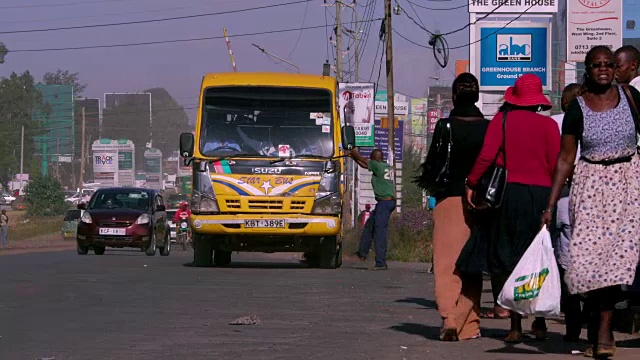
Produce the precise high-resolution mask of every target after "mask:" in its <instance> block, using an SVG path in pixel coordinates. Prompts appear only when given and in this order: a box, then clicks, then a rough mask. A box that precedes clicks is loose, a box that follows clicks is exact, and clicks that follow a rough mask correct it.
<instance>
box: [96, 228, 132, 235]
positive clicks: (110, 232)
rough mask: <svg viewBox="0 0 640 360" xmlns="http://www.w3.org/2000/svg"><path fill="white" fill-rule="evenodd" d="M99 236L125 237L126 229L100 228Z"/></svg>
mask: <svg viewBox="0 0 640 360" xmlns="http://www.w3.org/2000/svg"><path fill="white" fill-rule="evenodd" d="M99 234H100V235H127V229H119V228H100V230H99Z"/></svg>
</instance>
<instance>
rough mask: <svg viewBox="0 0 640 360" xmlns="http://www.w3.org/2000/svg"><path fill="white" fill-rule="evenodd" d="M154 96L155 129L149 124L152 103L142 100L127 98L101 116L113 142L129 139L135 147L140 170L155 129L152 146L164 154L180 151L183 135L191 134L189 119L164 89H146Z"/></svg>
mask: <svg viewBox="0 0 640 360" xmlns="http://www.w3.org/2000/svg"><path fill="white" fill-rule="evenodd" d="M144 92H149V93H151V109H152V122H153V129H151V128H150V125H149V101H148V98H147V100H146V101H140V97H131V98H129V99H127V98H124V99H122V101H120V102H119V103H118V105H117V106H115V107H113V108H105V109H104V110H103V113H102V118H103V128H102V135H103V136H104V137H107V138H111V139H128V140H131V141H133V143H134V144H135V146H136V164H138V166H137V167H138V168H140V167H141V164H142V160H143V154H144V149H145V147H146V143H147V142H148V141H149V140H150V138H149V135H150V133H151V130H153V146H154V147H155V148H158V149H160V151H162V154H163V155H165V156H166V155H169V154H170V153H171V152H172V151H174V150H178V141H179V137H180V133H181V132H183V131H189V117H188V116H187V113H186V112H185V111H184V108H183V107H182V106H181V105H180V104H178V102H177V101H176V100H175V99H174V98H173V97H172V96H171V95H170V94H169V92H168V91H167V90H166V89H164V88H153V89H147V90H144Z"/></svg>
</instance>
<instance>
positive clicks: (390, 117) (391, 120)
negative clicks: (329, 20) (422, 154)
mask: <svg viewBox="0 0 640 360" xmlns="http://www.w3.org/2000/svg"><path fill="white" fill-rule="evenodd" d="M391 15H392V13H391V0H384V24H385V36H386V40H387V41H386V42H387V44H386V54H387V128H388V129H389V139H388V141H389V144H388V145H389V146H388V148H387V151H388V153H389V163H390V165H391V168H392V171H393V174H392V175H391V181H393V185H394V189H395V188H396V156H395V152H396V149H395V143H396V141H395V140H396V139H395V103H394V95H395V93H394V91H393V43H392V41H391V32H392V27H391Z"/></svg>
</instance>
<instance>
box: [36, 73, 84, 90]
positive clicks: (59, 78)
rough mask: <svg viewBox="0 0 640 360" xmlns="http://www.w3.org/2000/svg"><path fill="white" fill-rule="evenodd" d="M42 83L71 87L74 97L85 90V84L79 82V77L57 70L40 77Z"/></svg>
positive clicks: (75, 74)
mask: <svg viewBox="0 0 640 360" xmlns="http://www.w3.org/2000/svg"><path fill="white" fill-rule="evenodd" d="M42 82H43V83H45V84H47V85H73V93H74V95H80V94H82V93H83V92H84V90H85V89H86V88H87V84H83V83H81V82H80V75H79V74H78V73H71V72H69V70H64V71H63V70H60V69H58V70H56V72H55V73H52V72H48V73H46V74H44V76H43V77H42Z"/></svg>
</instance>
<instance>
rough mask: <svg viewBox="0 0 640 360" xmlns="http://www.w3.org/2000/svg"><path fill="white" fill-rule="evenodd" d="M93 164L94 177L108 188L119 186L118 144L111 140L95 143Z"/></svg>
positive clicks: (100, 140) (101, 140)
mask: <svg viewBox="0 0 640 360" xmlns="http://www.w3.org/2000/svg"><path fill="white" fill-rule="evenodd" d="M92 150H93V154H92V156H91V163H92V165H93V177H94V178H95V179H96V181H98V182H100V184H102V185H106V186H118V143H117V141H115V140H111V139H99V140H96V141H95V142H94V143H93V146H92Z"/></svg>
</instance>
